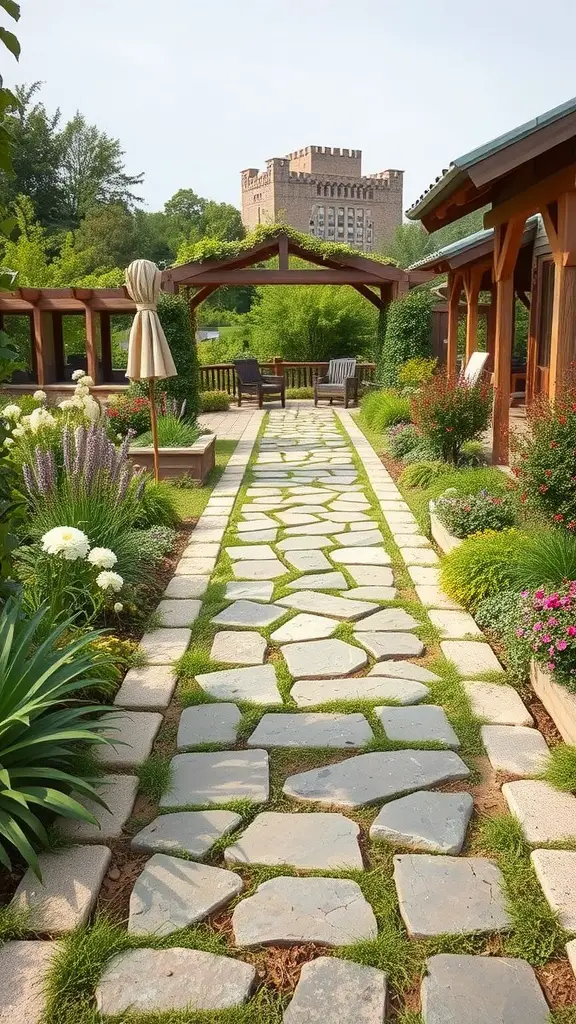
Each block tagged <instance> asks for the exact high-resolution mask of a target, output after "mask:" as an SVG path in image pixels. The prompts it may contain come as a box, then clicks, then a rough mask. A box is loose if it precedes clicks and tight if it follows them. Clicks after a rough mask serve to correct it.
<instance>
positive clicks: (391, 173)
mask: <svg viewBox="0 0 576 1024" xmlns="http://www.w3.org/2000/svg"><path fill="white" fill-rule="evenodd" d="M241 175H242V221H243V224H244V226H245V228H246V229H247V230H248V231H249V230H250V229H251V228H255V227H256V225H257V224H262V223H264V224H265V223H270V224H272V223H274V222H276V221H279V220H283V221H286V223H287V224H290V225H291V226H292V227H294V228H296V229H297V230H298V231H302V232H303V233H304V234H309V235H314V237H315V238H322V239H324V240H326V241H329V242H345V243H346V244H347V245H350V246H352V247H353V248H355V249H362V250H364V251H365V252H374V251H377V250H378V249H379V248H380V246H381V245H382V243H383V242H385V241H387V240H388V239H389V238H390V237H391V235H392V234H393V233H394V229H395V228H396V227H397V226H398V225H399V224H401V223H402V208H403V207H402V185H403V175H404V172H403V171H397V170H387V171H379V172H378V174H371V175H368V176H366V175H364V176H363V175H362V150H360V149H332V148H331V147H330V146H306V148H305V149H299V150H296V152H295V153H289V154H288V156H285V157H273V158H272V159H271V160H267V161H266V170H265V171H262V172H260V171H259V170H258V168H256V167H249V168H248V170H245V171H242V172H241Z"/></svg>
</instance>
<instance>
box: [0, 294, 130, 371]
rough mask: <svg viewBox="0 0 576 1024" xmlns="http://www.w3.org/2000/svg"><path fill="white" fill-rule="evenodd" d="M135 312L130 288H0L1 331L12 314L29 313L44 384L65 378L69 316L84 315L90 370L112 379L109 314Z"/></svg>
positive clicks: (34, 359) (37, 367)
mask: <svg viewBox="0 0 576 1024" xmlns="http://www.w3.org/2000/svg"><path fill="white" fill-rule="evenodd" d="M135 312H136V306H135V304H134V302H133V301H132V299H131V298H130V296H129V295H128V292H127V291H126V289H125V288H18V290H17V291H13V292H0V330H2V329H3V327H4V319H5V317H7V316H13V315H15V314H16V315H20V316H25V317H28V320H29V323H30V337H31V353H32V365H33V369H34V376H35V378H36V382H37V384H38V385H39V386H40V387H45V386H47V385H50V384H56V383H62V382H63V381H65V362H66V360H65V351H64V333H63V324H62V318H63V317H64V316H69V315H73V316H82V317H83V318H84V322H85V329H86V372H87V373H88V374H89V375H90V376H91V377H92V378H93V380H94V381H95V382H96V384H100V383H103V382H106V383H110V382H111V381H112V344H111V333H110V317H111V316H113V315H114V314H119V313H120V314H132V315H133V314H134V313H135Z"/></svg>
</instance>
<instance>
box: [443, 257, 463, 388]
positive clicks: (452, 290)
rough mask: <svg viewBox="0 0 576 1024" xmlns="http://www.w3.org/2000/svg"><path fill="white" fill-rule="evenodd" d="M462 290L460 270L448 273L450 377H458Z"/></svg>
mask: <svg viewBox="0 0 576 1024" xmlns="http://www.w3.org/2000/svg"><path fill="white" fill-rule="evenodd" d="M461 292H462V275H461V274H460V273H458V272H456V273H455V272H454V271H452V270H451V271H449V273H448V349H447V352H446V373H447V374H448V377H449V378H452V379H454V378H455V377H456V366H457V360H458V314H459V305H460V294H461Z"/></svg>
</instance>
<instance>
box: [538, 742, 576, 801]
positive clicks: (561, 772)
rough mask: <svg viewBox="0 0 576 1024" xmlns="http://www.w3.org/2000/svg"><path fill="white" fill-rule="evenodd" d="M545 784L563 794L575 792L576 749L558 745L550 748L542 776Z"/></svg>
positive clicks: (564, 744) (561, 744) (565, 744)
mask: <svg viewBox="0 0 576 1024" xmlns="http://www.w3.org/2000/svg"><path fill="white" fill-rule="evenodd" d="M543 778H544V779H546V782H549V783H550V785H551V786H554V788H555V789H560V790H562V791H563V792H565V793H575V792H576V747H572V746H569V745H568V744H567V743H559V744H558V745H557V746H556V747H552V749H551V751H550V757H549V759H548V763H547V765H546V770H545V772H544V774H543Z"/></svg>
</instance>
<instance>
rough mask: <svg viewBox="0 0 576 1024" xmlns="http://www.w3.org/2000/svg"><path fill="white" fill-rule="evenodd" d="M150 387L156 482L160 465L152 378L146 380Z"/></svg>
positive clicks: (158, 477)
mask: <svg viewBox="0 0 576 1024" xmlns="http://www.w3.org/2000/svg"><path fill="white" fill-rule="evenodd" d="M148 386H149V388H150V426H151V427H152V445H153V447H154V479H155V481H156V483H158V481H159V480H160V465H159V461H160V459H159V455H158V421H157V420H156V401H155V398H154V378H153V377H151V378H150V380H149V381H148Z"/></svg>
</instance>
